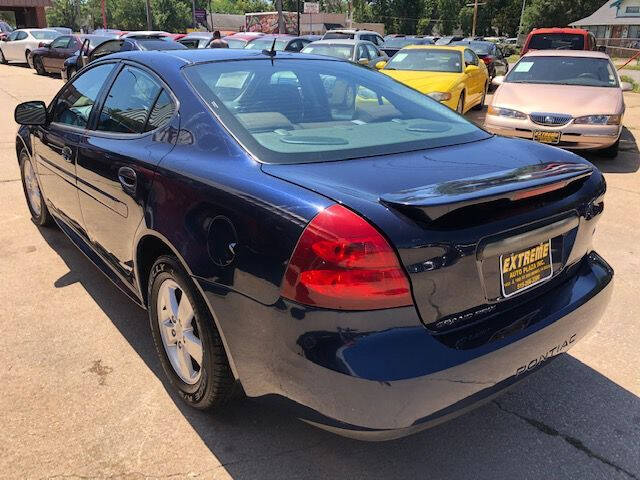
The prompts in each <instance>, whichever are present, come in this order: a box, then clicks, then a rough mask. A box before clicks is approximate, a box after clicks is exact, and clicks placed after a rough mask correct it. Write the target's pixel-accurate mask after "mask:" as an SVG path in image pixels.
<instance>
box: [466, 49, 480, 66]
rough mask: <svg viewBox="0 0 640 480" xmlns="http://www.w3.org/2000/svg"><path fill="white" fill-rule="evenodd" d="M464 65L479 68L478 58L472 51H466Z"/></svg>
mask: <svg viewBox="0 0 640 480" xmlns="http://www.w3.org/2000/svg"><path fill="white" fill-rule="evenodd" d="M464 63H466V64H467V65H476V66H478V57H477V56H476V54H475V53H473V52H472V51H471V50H469V49H467V50H465V51H464Z"/></svg>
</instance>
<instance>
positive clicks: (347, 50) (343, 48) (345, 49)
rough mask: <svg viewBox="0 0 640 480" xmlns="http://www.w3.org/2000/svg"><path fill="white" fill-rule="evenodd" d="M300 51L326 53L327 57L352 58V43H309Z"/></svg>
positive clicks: (317, 53) (315, 53) (316, 53)
mask: <svg viewBox="0 0 640 480" xmlns="http://www.w3.org/2000/svg"><path fill="white" fill-rule="evenodd" d="M302 53H313V54H314V55H326V56H328V57H335V58H342V59H344V60H351V59H352V58H353V45H339V44H337V45H331V44H326V43H318V44H313V43H312V44H310V45H307V46H306V47H304V48H303V49H302Z"/></svg>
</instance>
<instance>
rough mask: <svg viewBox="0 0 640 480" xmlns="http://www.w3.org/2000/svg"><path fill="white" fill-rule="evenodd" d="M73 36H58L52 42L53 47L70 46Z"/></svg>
mask: <svg viewBox="0 0 640 480" xmlns="http://www.w3.org/2000/svg"><path fill="white" fill-rule="evenodd" d="M70 40H71V37H68V36H66V37H58V38H56V39H55V40H54V41H53V42H51V48H68V47H69V41H70Z"/></svg>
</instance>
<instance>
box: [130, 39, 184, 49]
mask: <svg viewBox="0 0 640 480" xmlns="http://www.w3.org/2000/svg"><path fill="white" fill-rule="evenodd" d="M136 41H137V42H138V45H140V48H141V49H142V50H186V49H187V47H185V46H184V45H182V44H181V43H178V42H174V41H172V40H136Z"/></svg>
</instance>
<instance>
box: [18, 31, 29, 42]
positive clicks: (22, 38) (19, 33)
mask: <svg viewBox="0 0 640 480" xmlns="http://www.w3.org/2000/svg"><path fill="white" fill-rule="evenodd" d="M28 36H29V35H28V34H27V32H18V35H16V40H24V39H25V38H27V37H28Z"/></svg>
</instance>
